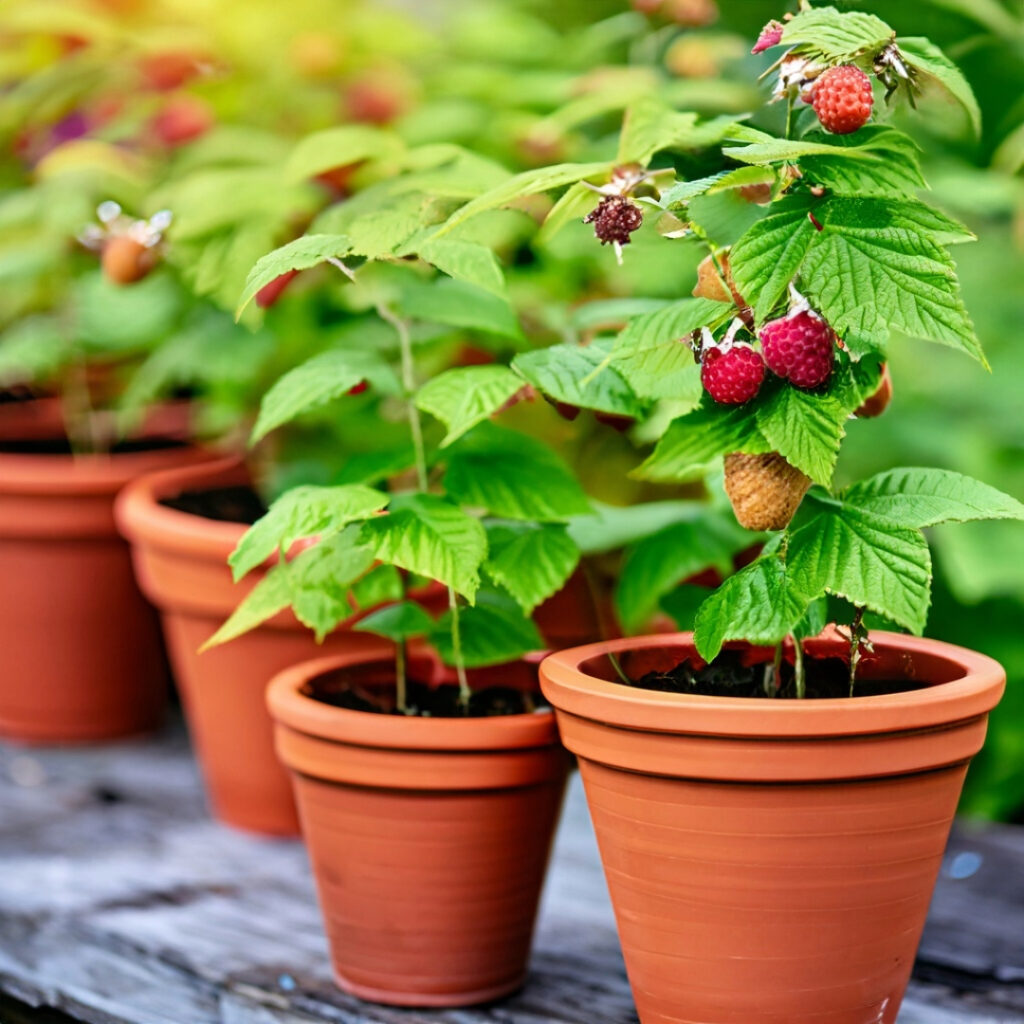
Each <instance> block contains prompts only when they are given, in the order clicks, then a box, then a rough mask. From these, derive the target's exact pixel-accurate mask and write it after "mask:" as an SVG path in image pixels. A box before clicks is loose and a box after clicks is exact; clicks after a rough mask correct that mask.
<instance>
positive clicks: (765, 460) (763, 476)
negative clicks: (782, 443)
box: [725, 452, 811, 531]
mask: <svg viewBox="0 0 1024 1024" xmlns="http://www.w3.org/2000/svg"><path fill="white" fill-rule="evenodd" d="M810 486H811V480H810V478H809V477H808V476H806V475H805V474H803V473H801V472H800V470H799V469H797V468H796V467H795V466H791V465H790V464H789V463H788V462H787V461H786V460H785V459H784V458H783V457H782V456H781V455H780V454H779V453H778V452H769V453H767V454H764V455H746V454H744V453H742V452H734V453H733V454H732V455H727V456H726V457H725V493H726V494H727V495H728V496H729V501H730V503H731V504H732V510H733V512H735V514H736V519H737V521H738V522H739V524H740V525H741V526H745V527H746V528H747V529H748V530H757V531H762V530H784V529H785V528H786V527H787V526H788V525H789V523H790V521H791V520H792V518H793V516H794V515H795V514H796V510H797V508H798V507H799V505H800V502H801V501H803V497H804V495H805V494H806V493H807V491H808V489H809V488H810Z"/></svg>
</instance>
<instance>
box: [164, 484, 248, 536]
mask: <svg viewBox="0 0 1024 1024" xmlns="http://www.w3.org/2000/svg"><path fill="white" fill-rule="evenodd" d="M160 504H161V505H164V506H166V507H167V508H173V509H175V511H177V512H187V513H188V514H189V515H193V516H202V518H203V519H215V520H217V521H218V522H222V523H242V524H243V525H245V526H252V524H253V523H255V522H256V520H257V519H260V518H262V517H263V516H264V515H266V512H267V506H266V504H265V503H264V501H263V499H262V498H261V497H260V496H259V495H258V494H257V493H256V491H255V490H253V488H251V487H247V486H245V485H244V484H239V485H236V486H232V487H211V488H208V489H205V490H201V491H183V492H182V493H181V494H178V495H175V496H174V497H173V498H162V499H161V500H160Z"/></svg>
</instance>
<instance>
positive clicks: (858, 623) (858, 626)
mask: <svg viewBox="0 0 1024 1024" xmlns="http://www.w3.org/2000/svg"><path fill="white" fill-rule="evenodd" d="M866 632H867V631H866V630H865V629H864V609H863V608H861V607H858V608H857V614H856V615H854V617H853V623H852V624H851V625H850V696H851V697H852V696H853V693H854V690H855V689H856V686H857V666H858V665H859V664H860V645H861V642H862V641H863V640H864V638H865V636H866Z"/></svg>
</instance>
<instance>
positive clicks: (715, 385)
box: [700, 345, 764, 405]
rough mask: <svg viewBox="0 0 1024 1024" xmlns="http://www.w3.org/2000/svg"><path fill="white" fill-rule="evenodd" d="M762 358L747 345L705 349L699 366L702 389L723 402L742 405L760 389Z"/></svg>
mask: <svg viewBox="0 0 1024 1024" xmlns="http://www.w3.org/2000/svg"><path fill="white" fill-rule="evenodd" d="M763 380H764V360H763V359H762V358H761V353H760V352H758V351H757V350H756V349H754V348H752V347H751V346H750V345H733V347H732V348H730V349H726V350H724V351H723V350H722V349H720V348H718V347H717V346H716V347H715V348H709V349H706V350H705V352H704V356H703V359H702V360H701V367H700V382H701V384H703V385H704V390H705V391H707V393H708V394H709V395H710V396H711V397H712V398H713V399H714V400H715V401H716V402H719V403H720V404H722V405H742V404H743V403H744V402H749V401H750V400H751V399H752V398H753V397H754V396H755V395H756V394H757V393H758V391H760V390H761V382H762V381H763Z"/></svg>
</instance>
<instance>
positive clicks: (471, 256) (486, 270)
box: [398, 238, 505, 297]
mask: <svg viewBox="0 0 1024 1024" xmlns="http://www.w3.org/2000/svg"><path fill="white" fill-rule="evenodd" d="M411 252H415V253H416V254H417V255H418V256H419V257H420V258H421V259H424V260H426V261H427V262H428V263H431V264H433V265H434V266H435V267H437V269H438V270H440V271H442V272H443V273H445V274H447V275H448V276H449V277H454V278H457V279H458V280H460V281H465V282H466V283H467V284H470V285H474V286H475V287H477V288H482V289H483V290H484V291H486V292H491V293H492V294H494V295H499V296H502V297H504V295H505V275H504V273H503V272H502V269H501V264H500V263H499V262H498V257H497V256H495V254H494V251H493V250H491V249H489V248H487V246H486V245H479V244H477V243H476V242H460V241H456V240H455V239H451V238H435V239H431V240H428V241H423V242H415V241H413V242H412V243H410V244H409V245H407V246H406V247H405V249H404V250H403V251H401V252H399V254H398V255H399V256H404V255H407V254H408V253H411Z"/></svg>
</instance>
